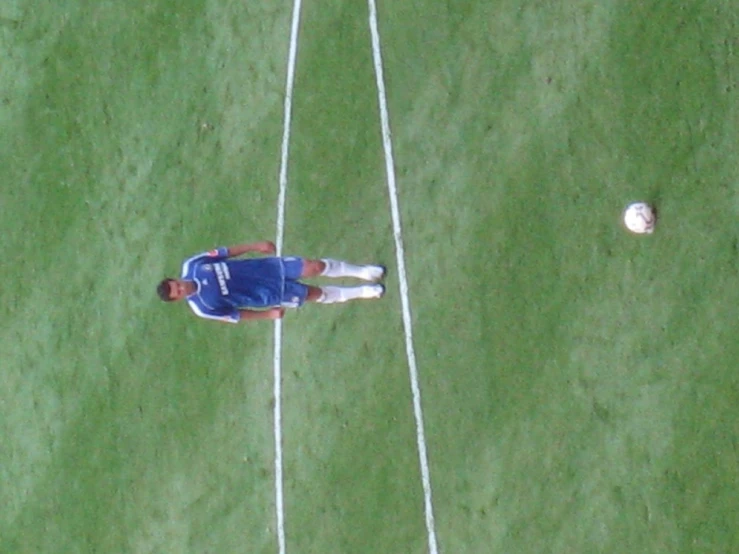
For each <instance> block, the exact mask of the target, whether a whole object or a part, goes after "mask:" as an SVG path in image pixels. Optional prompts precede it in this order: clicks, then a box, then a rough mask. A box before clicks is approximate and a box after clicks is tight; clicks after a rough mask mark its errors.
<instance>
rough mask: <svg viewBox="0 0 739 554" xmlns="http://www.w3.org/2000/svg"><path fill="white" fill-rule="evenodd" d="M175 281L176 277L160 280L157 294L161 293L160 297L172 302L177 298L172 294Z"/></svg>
mask: <svg viewBox="0 0 739 554" xmlns="http://www.w3.org/2000/svg"><path fill="white" fill-rule="evenodd" d="M175 282H176V281H175V280H174V279H170V278H169V277H167V278H165V279H162V280H161V281H159V284H158V285H157V295H159V298H160V299H161V300H163V301H164V302H172V301H173V300H176V298H175V297H173V296H172V283H175Z"/></svg>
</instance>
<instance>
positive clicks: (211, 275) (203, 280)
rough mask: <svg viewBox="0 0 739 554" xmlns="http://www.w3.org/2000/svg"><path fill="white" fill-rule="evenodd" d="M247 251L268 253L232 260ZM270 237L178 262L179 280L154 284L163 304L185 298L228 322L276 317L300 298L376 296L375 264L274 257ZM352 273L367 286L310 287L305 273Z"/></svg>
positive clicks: (379, 272) (322, 300) (379, 270)
mask: <svg viewBox="0 0 739 554" xmlns="http://www.w3.org/2000/svg"><path fill="white" fill-rule="evenodd" d="M247 252H258V253H260V254H265V255H266V256H268V257H262V258H250V259H234V258H236V257H237V256H241V255H242V254H246V253H247ZM274 254H275V245H274V244H273V243H272V242H269V241H261V242H254V243H251V244H240V245H237V246H230V247H228V248H225V247H220V248H216V249H215V250H210V251H209V252H203V253H202V254H197V255H196V256H193V257H192V258H189V259H187V260H185V262H184V263H183V264H182V274H181V276H180V278H179V279H170V278H166V279H164V280H162V281H161V282H160V283H159V285H158V286H157V294H158V295H159V298H161V299H162V300H164V301H165V302H170V301H173V300H182V299H186V300H187V303H188V304H189V305H190V308H192V311H193V312H195V314H196V315H199V316H200V317H204V318H207V319H215V320H219V321H226V322H230V323H238V322H240V321H250V320H253V319H280V318H281V317H282V316H283V315H284V314H285V308H286V307H289V308H297V307H299V306H302V305H303V303H304V302H318V303H319V304H333V303H336V302H346V301H347V300H354V299H357V298H381V297H382V296H383V295H384V294H385V287H384V286H383V285H382V284H380V283H378V281H381V280H382V279H383V278H384V277H385V268H384V267H382V266H379V265H352V264H349V263H346V262H341V261H337V260H330V259H321V260H311V259H307V258H296V257H274ZM319 276H321V277H354V278H356V279H361V280H363V281H370V282H371V283H372V284H365V285H361V286H353V287H336V286H321V287H315V286H311V285H306V284H304V283H301V282H300V281H299V279H302V278H304V277H319Z"/></svg>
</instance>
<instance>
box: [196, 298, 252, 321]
mask: <svg viewBox="0 0 739 554" xmlns="http://www.w3.org/2000/svg"><path fill="white" fill-rule="evenodd" d="M187 303H188V305H189V306H190V308H191V309H192V311H193V312H194V313H195V315H197V316H200V317H202V318H205V319H214V320H216V321H225V322H227V323H238V322H239V321H240V320H241V313H240V312H239V310H237V309H236V308H230V309H213V308H211V307H209V306H206V305H205V304H204V303H202V302H200V301H198V298H197V297H194V298H188V299H187Z"/></svg>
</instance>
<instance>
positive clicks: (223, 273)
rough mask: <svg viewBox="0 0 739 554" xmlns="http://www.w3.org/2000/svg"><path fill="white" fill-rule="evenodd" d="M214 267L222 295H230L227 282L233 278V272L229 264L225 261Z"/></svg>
mask: <svg viewBox="0 0 739 554" xmlns="http://www.w3.org/2000/svg"><path fill="white" fill-rule="evenodd" d="M213 268H214V269H215V271H216V279H218V287H219V288H220V289H221V295H223V296H228V294H229V292H228V285H227V284H226V282H227V281H228V280H229V279H231V273H230V272H229V271H228V266H227V265H226V264H224V263H220V264H215V265H214V266H213Z"/></svg>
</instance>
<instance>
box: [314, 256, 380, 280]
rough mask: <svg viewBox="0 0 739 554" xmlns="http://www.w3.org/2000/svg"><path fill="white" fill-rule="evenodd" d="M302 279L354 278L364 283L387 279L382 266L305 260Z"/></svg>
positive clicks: (326, 260) (329, 260) (325, 259)
mask: <svg viewBox="0 0 739 554" xmlns="http://www.w3.org/2000/svg"><path fill="white" fill-rule="evenodd" d="M301 277H337V278H339V277H354V278H355V279H362V280H363V281H380V280H381V279H382V278H383V277H385V268H384V267H383V266H381V265H354V264H350V263H348V262H344V261H340V260H332V259H328V258H324V259H322V260H308V259H304V260H303V272H302V274H301Z"/></svg>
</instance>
